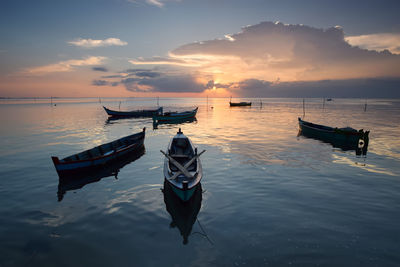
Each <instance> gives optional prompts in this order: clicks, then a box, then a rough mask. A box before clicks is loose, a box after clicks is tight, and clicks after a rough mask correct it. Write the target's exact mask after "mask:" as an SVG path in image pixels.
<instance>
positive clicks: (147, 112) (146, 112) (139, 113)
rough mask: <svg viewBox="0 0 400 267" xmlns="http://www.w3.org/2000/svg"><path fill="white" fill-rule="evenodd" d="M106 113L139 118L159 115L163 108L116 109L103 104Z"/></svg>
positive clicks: (114, 115)
mask: <svg viewBox="0 0 400 267" xmlns="http://www.w3.org/2000/svg"><path fill="white" fill-rule="evenodd" d="M103 108H104V110H105V111H106V112H107V114H108V115H109V116H110V117H112V118H139V117H152V116H154V115H160V114H162V113H163V108H162V107H159V108H157V109H143V110H132V111H117V110H111V109H108V108H106V107H105V106H103Z"/></svg>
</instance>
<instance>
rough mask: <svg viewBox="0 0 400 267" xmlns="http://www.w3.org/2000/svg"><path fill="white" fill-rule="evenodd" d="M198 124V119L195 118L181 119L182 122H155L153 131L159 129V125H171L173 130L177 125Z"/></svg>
mask: <svg viewBox="0 0 400 267" xmlns="http://www.w3.org/2000/svg"><path fill="white" fill-rule="evenodd" d="M191 122H197V119H196V118H195V117H194V118H187V119H180V120H173V121H153V130H154V129H158V126H159V125H170V126H171V128H172V127H175V126H174V125H176V124H184V123H191Z"/></svg>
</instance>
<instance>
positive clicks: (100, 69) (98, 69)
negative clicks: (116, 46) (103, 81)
mask: <svg viewBox="0 0 400 267" xmlns="http://www.w3.org/2000/svg"><path fill="white" fill-rule="evenodd" d="M92 70H94V71H102V72H108V69H107V68H105V67H93V68H92Z"/></svg>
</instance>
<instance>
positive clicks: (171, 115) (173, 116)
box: [153, 107, 199, 123]
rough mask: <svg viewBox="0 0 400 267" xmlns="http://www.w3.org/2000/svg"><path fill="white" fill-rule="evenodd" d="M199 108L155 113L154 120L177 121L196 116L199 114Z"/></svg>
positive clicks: (159, 121)
mask: <svg viewBox="0 0 400 267" xmlns="http://www.w3.org/2000/svg"><path fill="white" fill-rule="evenodd" d="M198 109H199V108H198V107H197V108H195V109H193V110H189V111H183V112H177V111H175V112H165V113H163V114H161V115H154V116H153V122H155V123H162V122H175V121H182V120H185V119H191V118H195V117H196V114H197V110H198Z"/></svg>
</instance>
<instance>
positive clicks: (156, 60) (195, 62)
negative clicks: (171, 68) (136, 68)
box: [129, 55, 204, 67]
mask: <svg viewBox="0 0 400 267" xmlns="http://www.w3.org/2000/svg"><path fill="white" fill-rule="evenodd" d="M202 59H203V58H201V57H200V58H199V57H195V56H194V57H192V58H188V57H185V58H183V59H180V58H179V57H178V56H174V55H171V56H170V57H159V56H154V57H152V58H146V59H145V58H141V57H140V58H137V59H134V60H129V62H130V63H131V64H133V65H175V66H184V67H200V66H201V65H203V63H204V61H203V60H202Z"/></svg>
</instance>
